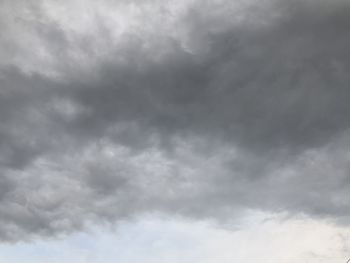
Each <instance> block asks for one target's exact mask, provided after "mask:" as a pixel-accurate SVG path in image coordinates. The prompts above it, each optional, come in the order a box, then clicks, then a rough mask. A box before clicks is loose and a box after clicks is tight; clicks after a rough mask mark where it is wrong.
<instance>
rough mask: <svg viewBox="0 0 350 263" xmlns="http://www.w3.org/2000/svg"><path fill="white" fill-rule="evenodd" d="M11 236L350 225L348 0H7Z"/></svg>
mask: <svg viewBox="0 0 350 263" xmlns="http://www.w3.org/2000/svg"><path fill="white" fill-rule="evenodd" d="M0 5H1V8H0V10H2V11H1V16H0V17H1V18H0V27H1V31H2V32H4V33H3V34H2V36H1V37H0V58H1V59H0V60H1V62H0V69H1V72H0V85H1V90H0V92H1V93H0V121H1V125H0V166H1V174H0V223H1V224H0V238H1V239H2V240H7V241H17V240H24V239H28V238H30V237H33V236H37V235H44V236H51V235H54V234H58V233H67V232H71V231H75V230H80V229H83V228H84V227H85V226H86V224H89V223H99V224H100V223H101V222H116V221H118V220H121V219H125V218H127V217H131V216H137V215H141V214H144V213H152V212H162V213H170V214H174V213H176V214H180V215H183V216H190V217H193V218H201V219H203V218H204V219H207V218H213V219H218V220H228V219H230V218H232V217H233V216H235V217H236V216H239V215H240V214H241V213H243V212H244V211H245V210H249V209H257V210H265V211H272V212H288V213H291V214H295V213H297V214H299V213H305V214H307V215H310V216H322V217H324V216H327V217H330V218H334V219H336V220H338V221H341V222H345V223H347V221H348V220H347V218H348V215H349V212H350V207H349V196H348V194H347V193H348V190H349V188H350V184H349V176H348V171H349V168H348V159H349V158H350V155H349V153H348V151H349V146H350V142H349V126H350V120H349V117H348V115H349V112H350V106H349V103H348V98H349V96H350V93H349V90H348V85H349V83H350V79H349V76H348V74H347V73H348V71H349V66H350V64H349V58H348V54H347V53H348V52H347V49H348V46H349V44H350V43H349V42H350V37H349V36H348V32H347V31H348V27H349V25H350V19H349V12H350V6H349V5H348V4H347V3H346V2H345V1H340V0H339V1H332V2H331V3H330V2H328V1H316V0H309V1H296V0H295V1H284V0H267V1H259V2H256V1H244V3H240V2H239V1H225V0H220V1H176V3H175V2H173V1H156V0H154V1H153V0H152V1H143V2H142V3H139V2H138V1H118V2H112V1H107V0H105V1H99V2H96V1H91V2H89V1H88V2H86V1H78V0H74V1H62V2H60V3H57V2H54V1H39V2H37V1H19V0H18V1H2V2H1V4H0Z"/></svg>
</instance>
